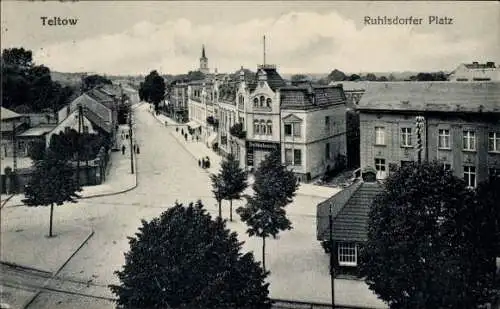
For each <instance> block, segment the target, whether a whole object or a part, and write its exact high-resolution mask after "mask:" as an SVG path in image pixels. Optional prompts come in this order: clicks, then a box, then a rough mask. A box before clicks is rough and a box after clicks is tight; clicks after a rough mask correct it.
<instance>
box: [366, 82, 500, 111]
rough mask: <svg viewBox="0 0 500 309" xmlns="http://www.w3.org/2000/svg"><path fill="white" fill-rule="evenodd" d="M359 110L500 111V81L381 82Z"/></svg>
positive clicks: (367, 95)
mask: <svg viewBox="0 0 500 309" xmlns="http://www.w3.org/2000/svg"><path fill="white" fill-rule="evenodd" d="M358 110H365V111H369V110H372V111H377V110H381V111H382V110H384V111H389V110H398V111H435V112H486V113H488V112H489V113H500V82H448V81H446V82H393V83H385V82H378V83H373V84H370V86H369V87H368V88H367V89H366V92H365V94H364V95H363V96H362V97H361V100H360V102H359V105H358Z"/></svg>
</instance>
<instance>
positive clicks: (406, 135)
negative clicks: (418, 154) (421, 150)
mask: <svg viewBox="0 0 500 309" xmlns="http://www.w3.org/2000/svg"><path fill="white" fill-rule="evenodd" d="M401 147H411V128H401Z"/></svg>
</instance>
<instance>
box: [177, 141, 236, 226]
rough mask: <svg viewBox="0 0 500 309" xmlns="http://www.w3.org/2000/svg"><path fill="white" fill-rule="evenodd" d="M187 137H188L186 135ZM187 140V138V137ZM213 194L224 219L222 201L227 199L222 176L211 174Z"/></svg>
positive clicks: (220, 214) (220, 216)
mask: <svg viewBox="0 0 500 309" xmlns="http://www.w3.org/2000/svg"><path fill="white" fill-rule="evenodd" d="M184 136H185V137H186V136H187V135H184ZM186 138H187V137H186ZM210 180H211V181H212V193H213V194H214V197H215V200H216V201H217V205H218V206H219V218H222V200H223V199H224V198H225V197H226V195H227V194H226V184H225V182H224V179H223V178H222V176H221V175H216V174H211V175H210Z"/></svg>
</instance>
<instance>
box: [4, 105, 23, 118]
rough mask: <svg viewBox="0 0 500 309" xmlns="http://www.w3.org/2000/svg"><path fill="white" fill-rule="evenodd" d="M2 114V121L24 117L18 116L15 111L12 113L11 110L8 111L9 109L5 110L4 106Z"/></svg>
mask: <svg viewBox="0 0 500 309" xmlns="http://www.w3.org/2000/svg"><path fill="white" fill-rule="evenodd" d="M1 112H2V114H1V119H2V120H7V119H14V118H20V117H22V116H23V115H21V114H18V113H16V112H14V111H11V110H10V109H7V108H5V107H3V106H2V110H1Z"/></svg>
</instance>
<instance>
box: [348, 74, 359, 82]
mask: <svg viewBox="0 0 500 309" xmlns="http://www.w3.org/2000/svg"><path fill="white" fill-rule="evenodd" d="M360 79H361V76H359V75H358V74H352V75H351V76H349V80H350V81H358V80H360Z"/></svg>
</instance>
